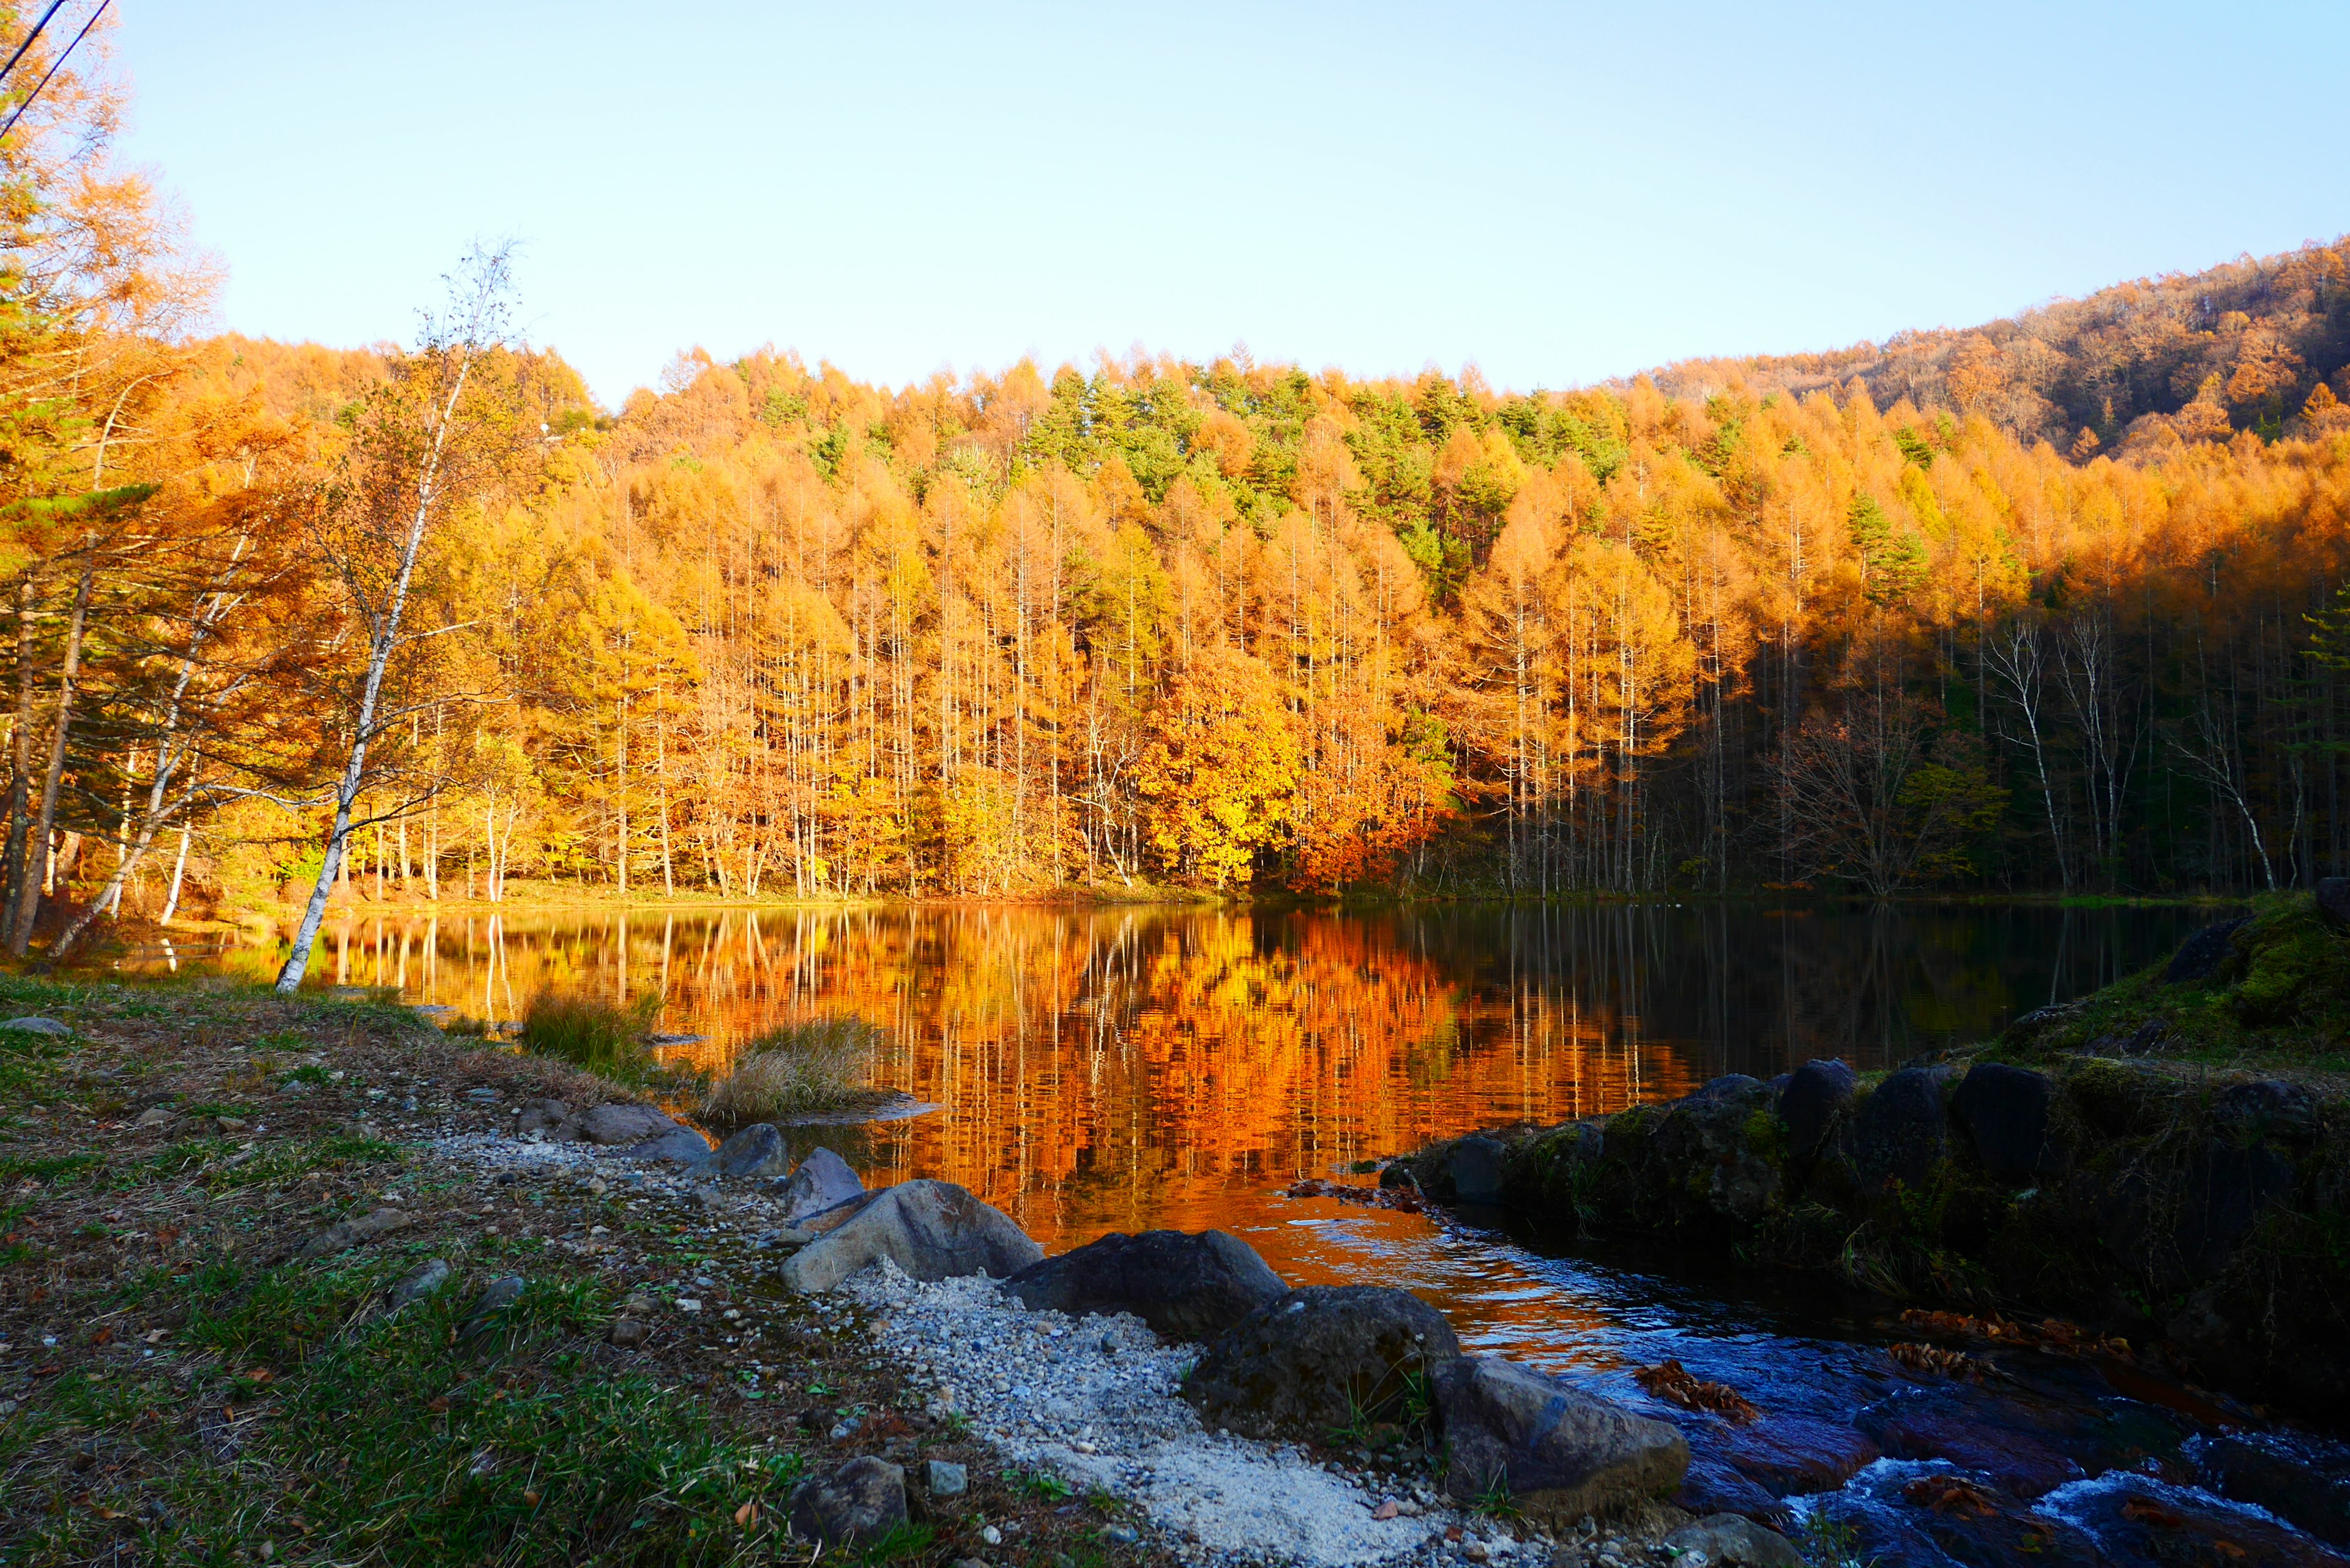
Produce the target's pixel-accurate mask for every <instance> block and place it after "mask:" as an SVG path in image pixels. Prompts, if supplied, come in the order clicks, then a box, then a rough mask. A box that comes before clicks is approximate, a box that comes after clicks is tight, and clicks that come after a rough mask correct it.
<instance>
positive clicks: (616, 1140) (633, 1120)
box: [579, 1105, 677, 1147]
mask: <svg viewBox="0 0 2350 1568" xmlns="http://www.w3.org/2000/svg"><path fill="white" fill-rule="evenodd" d="M676 1126H677V1123H676V1122H675V1121H674V1120H672V1119H671V1118H670V1117H668V1116H663V1115H662V1114H661V1113H660V1112H659V1111H657V1110H655V1109H653V1107H652V1106H631V1105H614V1106H594V1107H592V1108H590V1109H588V1110H586V1111H583V1112H581V1113H580V1116H579V1137H582V1138H584V1139H586V1140H587V1142H589V1143H599V1144H603V1145H605V1146H606V1147H616V1146H619V1145H624V1144H638V1143H643V1142H644V1141H645V1140H646V1139H648V1138H654V1137H660V1135H661V1134H663V1133H665V1132H667V1131H669V1130H670V1129H671V1127H676Z"/></svg>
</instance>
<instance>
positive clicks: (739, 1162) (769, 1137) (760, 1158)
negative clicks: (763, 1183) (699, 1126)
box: [716, 1122, 792, 1177]
mask: <svg viewBox="0 0 2350 1568" xmlns="http://www.w3.org/2000/svg"><path fill="white" fill-rule="evenodd" d="M791 1158H792V1151H791V1149H790V1148H789V1147H787V1146H785V1142H784V1135H783V1134H782V1133H781V1132H779V1131H777V1130H776V1129H775V1127H773V1126H772V1125H770V1124H769V1123H766V1122H760V1123H757V1124H756V1125H754V1126H752V1127H744V1128H743V1130H742V1131H740V1132H738V1133H736V1134H734V1135H733V1137H729V1138H728V1139H727V1140H726V1141H725V1142H724V1143H722V1144H720V1145H719V1146H718V1158H717V1165H716V1169H717V1171H718V1174H719V1175H721V1176H741V1177H767V1176H781V1175H782V1174H783V1173H784V1172H785V1169H786V1168H788V1167H789V1166H790V1164H791Z"/></svg>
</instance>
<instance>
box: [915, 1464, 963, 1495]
mask: <svg viewBox="0 0 2350 1568" xmlns="http://www.w3.org/2000/svg"><path fill="white" fill-rule="evenodd" d="M922 1487H923V1490H926V1491H928V1492H929V1493H930V1494H931V1496H932V1497H961V1496H962V1494H963V1493H964V1492H966V1491H968V1490H971V1472H970V1471H969V1470H967V1469H963V1467H962V1466H961V1465H959V1464H956V1463H955V1462H954V1461H952V1460H951V1459H932V1460H931V1461H930V1462H929V1463H927V1464H925V1465H924V1466H923V1467H922Z"/></svg>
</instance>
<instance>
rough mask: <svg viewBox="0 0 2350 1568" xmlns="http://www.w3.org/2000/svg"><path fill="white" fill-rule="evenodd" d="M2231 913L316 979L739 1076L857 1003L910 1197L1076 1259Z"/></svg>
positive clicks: (933, 948)
mask: <svg viewBox="0 0 2350 1568" xmlns="http://www.w3.org/2000/svg"><path fill="white" fill-rule="evenodd" d="M2208 919H2210V912H2209V911H2208V910H2199V909H2189V908H2181V907H2159V908H2126V909H2113V908H2109V909H2058V908H2053V907H2050V906H2046V905H2024V906H2003V907H1995V906H1980V905H1966V906H1919V907H1906V908H1899V909H1866V908H1841V907H1807V906H1792V907H1783V908H1774V907H1769V906H1759V905H1746V904H1728V905H1725V904H1686V905H1678V906H1676V905H1669V904H1638V905H1624V904H1570V905H1554V906H1514V907H1513V906H1478V905H1467V906H1437V907H1432V908H1427V909H1411V910H1407V911H1402V912H1385V913H1379V914H1375V915H1367V916H1358V915H1347V914H1333V913H1327V912H1321V911H1311V912H1286V913H1272V914H1266V913H1254V912H1230V911H1222V910H1201V909H1165V908H1155V907H1154V908H1107V909H1104V908H1087V909H1052V908H1035V907H937V908H910V909H908V908H898V909H847V910H820V909H780V910H778V909H765V910H752V909H729V910H715V911H712V910H705V909H696V910H691V911H683V910H681V911H676V912H661V911H654V912H651V913H629V914H618V913H612V912H608V911H571V912H563V911H537V912H532V913H527V914H516V915H514V916H508V917H482V916H472V917H466V916H458V917H453V918H441V919H431V918H408V919H396V918H392V917H390V916H385V917H376V916H367V917H364V918H357V919H343V920H330V921H329V922H328V926H327V928H326V930H325V932H324V934H323V938H322V940H321V943H320V951H319V955H318V958H317V969H316V972H315V978H317V980H320V981H329V982H333V983H339V984H347V985H369V986H396V987H398V988H399V990H400V994H401V996H402V997H403V998H404V999H406V1000H408V1001H411V1002H438V1003H442V1004H444V1005H447V1006H451V1007H453V1008H455V1009H457V1010H458V1011H459V1012H462V1013H465V1014H468V1015H471V1016H474V1017H482V1018H488V1019H494V1020H505V1019H516V1018H519V1017H521V1016H522V1014H523V1012H524V1011H525V1009H526V1007H527V1006H528V1004H529V1001H530V998H531V997H532V995H534V994H535V993H536V992H538V991H539V990H541V989H543V988H554V989H557V990H565V991H574V992H585V993H587V994H591V995H595V996H600V997H605V998H608V999H609V1000H611V1001H613V1002H629V1001H632V1000H634V999H636V998H639V996H641V995H643V994H644V993H646V992H653V993H655V994H658V995H659V996H660V997H661V998H663V1009H662V1013H661V1022H660V1027H661V1028H662V1029H663V1030H665V1031H670V1032H675V1033H696V1034H703V1035H707V1036H708V1039H707V1041H706V1042H705V1043H703V1044H698V1045H693V1046H688V1047H683V1048H681V1051H680V1052H679V1054H682V1055H685V1056H688V1057H690V1058H691V1059H692V1060H694V1061H695V1062H696V1063H697V1064H700V1065H702V1066H705V1067H711V1068H719V1067H723V1064H724V1063H725V1061H726V1060H727V1059H728V1058H729V1057H730V1056H731V1055H732V1054H733V1052H734V1051H735V1050H736V1049H737V1048H738V1047H739V1046H740V1045H741V1044H742V1043H743V1042H744V1041H745V1040H748V1039H750V1038H752V1037H753V1036H754V1035H756V1034H757V1033H759V1032H761V1031H762V1030H764V1029H768V1028H771V1027H773V1026H775V1025H776V1024H779V1023H787V1022H790V1021H793V1020H795V1019H802V1018H806V1017H811V1016H816V1015H822V1014H827V1013H836V1012H849V1013H855V1014H857V1015H858V1016H859V1017H862V1018H865V1019H867V1020H869V1021H870V1022H872V1023H875V1024H878V1025H879V1026H880V1027H881V1029H882V1030H883V1031H884V1033H885V1035H886V1038H887V1041H888V1044H887V1047H886V1049H885V1050H884V1052H883V1054H881V1056H880V1057H879V1060H877V1061H876V1062H875V1063H874V1064H873V1077H874V1081H875V1082H876V1083H878V1084H882V1085H889V1086H891V1087H895V1088H899V1089H903V1090H905V1091H907V1092H908V1093H910V1094H911V1095H913V1096H916V1097H917V1098H919V1099H921V1100H924V1101H928V1102H932V1103H935V1104H937V1105H939V1106H941V1107H942V1108H941V1110H940V1111H939V1112H937V1113H935V1114H933V1115H931V1116H922V1117H920V1118H917V1119H915V1120H912V1121H908V1122H902V1123H896V1124H887V1125H881V1126H877V1127H874V1128H872V1129H871V1130H870V1131H869V1133H868V1134H867V1135H866V1137H864V1138H863V1140H862V1144H861V1147H858V1148H857V1149H855V1150H854V1151H852V1152H854V1153H856V1154H858V1156H859V1157H860V1158H861V1162H862V1163H864V1164H865V1165H866V1166H867V1167H868V1169H871V1170H874V1171H875V1172H877V1173H878V1174H879V1175H880V1176H882V1177H883V1178H885V1179H902V1178H905V1177H909V1176H937V1177H943V1178H946V1179H951V1180H954V1181H958V1182H961V1183H962V1184H963V1185H965V1186H967V1187H970V1188H971V1189H973V1190H974V1191H976V1192H979V1193H980V1194H982V1195H983V1196H984V1197H985V1198H987V1199H988V1200H989V1201H991V1202H993V1203H995V1204H997V1205H998V1206H1000V1207H1002V1208H1003V1209H1005V1210H1008V1211H1010V1212H1011V1213H1012V1214H1014V1216H1015V1217H1016V1218H1017V1219H1019V1220H1020V1221H1021V1222H1022V1223H1023V1224H1024V1225H1025V1226H1027V1227H1028V1229H1029V1231H1031V1232H1032V1233H1033V1234H1035V1236H1037V1237H1038V1239H1039V1240H1041V1241H1044V1242H1045V1245H1046V1246H1047V1247H1048V1248H1055V1249H1057V1248H1059V1247H1062V1246H1066V1245H1069V1244H1072V1243H1074V1242H1076V1241H1083V1240H1087V1239H1088V1238H1090V1237H1091V1236H1094V1235H1097V1234H1099V1233H1100V1232H1102V1231H1106V1230H1113V1229H1125V1230H1132V1229H1137V1228H1142V1227H1148V1226H1152V1225H1171V1226H1177V1227H1180V1228H1182V1229H1187V1230H1197V1229H1200V1228H1201V1227H1203V1226H1208V1225H1223V1226H1226V1227H1227V1228H1230V1227H1232V1226H1234V1225H1235V1224H1239V1223H1244V1222H1245V1221H1246V1220H1247V1219H1248V1218H1249V1217H1251V1216H1253V1215H1256V1214H1258V1213H1260V1212H1261V1211H1262V1206H1263V1202H1264V1201H1265V1199H1266V1195H1267V1194H1269V1193H1271V1192H1273V1191H1274V1190H1275V1189H1278V1188H1280V1187H1282V1186H1284V1185H1286V1184H1288V1183H1291V1182H1294V1181H1295V1180H1297V1179H1300V1178H1303V1177H1312V1176H1322V1175H1326V1174H1327V1173H1329V1172H1330V1170H1331V1169H1332V1168H1333V1167H1334V1166H1341V1165H1345V1164H1348V1163H1351V1162H1353V1161H1355V1160H1358V1159H1365V1158H1376V1157H1378V1156H1382V1155H1388V1154H1394V1153H1398V1152H1401V1151H1404V1150H1408V1149H1410V1148H1413V1147H1417V1146H1418V1145H1419V1144H1421V1143H1423V1142H1425V1141H1427V1140H1429V1139H1430V1138H1433V1137H1444V1136H1448V1135H1451V1134H1453V1133H1458V1132H1461V1131H1464V1130H1467V1129H1469V1128H1471V1127H1487V1126H1495V1125H1500V1124H1504V1123H1510V1122H1516V1121H1521V1120H1533V1121H1536V1122H1543V1123H1550V1122H1557V1121H1562V1120H1565V1119H1568V1118H1570V1117H1575V1116H1592V1115H1598V1114H1603V1113H1607V1112H1610V1111H1615V1110H1619V1109H1621V1108H1622V1107H1624V1106H1627V1105H1629V1104H1633V1103H1635V1102H1638V1101H1642V1100H1650V1099H1659V1098H1669V1097H1671V1096H1677V1095H1680V1094H1684V1093H1686V1092H1688V1091H1689V1090H1690V1089H1692V1088H1694V1087H1696V1086H1697V1085H1700V1084H1701V1083H1703V1082H1704V1081H1705V1080H1706V1079H1708V1078H1711V1077H1713V1076H1715V1075H1719V1074H1721V1073H1727V1072H1742V1073H1752V1074H1753V1075H1756V1076H1759V1077H1768V1076H1770V1075H1773V1074H1774V1073H1777V1072H1780V1071H1783V1070H1784V1069H1785V1068H1787V1067H1790V1066H1792V1065H1794V1064H1798V1063H1801V1062H1803V1061H1804V1060H1806V1059H1808V1058H1810V1057H1813V1056H1843V1057H1845V1058H1846V1059H1847V1060H1849V1061H1851V1062H1852V1063H1854V1064H1856V1065H1858V1066H1861V1067H1864V1068H1866V1067H1874V1066H1882V1065H1887V1064H1891V1063H1894V1062H1897V1061H1898V1060H1900V1059H1902V1058H1905V1057H1907V1056H1909V1055H1911V1054H1915V1053H1917V1052H1918V1051H1920V1050H1924V1049H1928V1048H1930V1047H1932V1046H1936V1045H1940V1044H1950V1043H1952V1042H1960V1041H1967V1040H1972V1039H1977V1038H1980V1037H1982V1036H1984V1035H1987V1034H1989V1033H1992V1032H1994V1031H1996V1030H1997V1029H1998V1028H1999V1027H2000V1026H2001V1025H2002V1023H2005V1022H2006V1021H2007V1020H2008V1019H2009V1018H2011V1017H2012V1016H2013V1015H2014V1014H2016V1013H2017V1012H2021V1011H2024V1010H2027V1009H2030V1008H2033V1007H2037V1006H2042V1005H2043V1004H2045V1003H2047V1002H2053V1001H2062V1000H2064V999H2065V998H2067V997H2071V996H2075V995H2079V994H2082V993H2084V992H2089V991H2092V990H2095V988H2097V987H2098V986H2101V985H2104V984H2106V982H2108V981H2112V980H2114V979H2116V978H2117V977H2119V976H2120V975H2123V974H2125V973H2127V972H2129V971H2132V970H2134V969H2137V968H2139V967H2142V966H2143V965H2145V964H2147V963H2148V962H2150V961H2153V960H2154V959H2155V958H2157V957H2158V956H2159V955H2161V954H2162V953H2165V952H2167V951H2168V950H2170V949H2171V948H2172V947H2174V946H2176V945H2177V943H2178V940H2179V939H2180V938H2181V937H2182V936H2184V935H2185V934H2186V933H2187V932H2188V931H2189V930H2191V929H2195V928H2196V927H2197V926H2198V925H2199V924H2201V923H2203V922H2204V921H2206V920H2208ZM1301 1240H1302V1239H1301ZM1274 1251H1282V1252H1288V1251H1292V1249H1290V1248H1287V1247H1282V1248H1276V1249H1274ZM1302 1251H1303V1252H1304V1253H1306V1254H1311V1253H1313V1252H1314V1251H1316V1249H1315V1248H1313V1247H1310V1246H1309V1247H1305V1248H1303V1249H1302ZM1292 1262H1293V1263H1294V1264H1295V1265H1297V1266H1299V1267H1300V1270H1301V1272H1304V1273H1305V1274H1308V1275H1312V1274H1315V1273H1317V1272H1320V1270H1319V1268H1318V1267H1317V1266H1316V1262H1315V1259H1314V1258H1313V1257H1312V1256H1310V1255H1301V1256H1298V1257H1295V1259H1293V1260H1292Z"/></svg>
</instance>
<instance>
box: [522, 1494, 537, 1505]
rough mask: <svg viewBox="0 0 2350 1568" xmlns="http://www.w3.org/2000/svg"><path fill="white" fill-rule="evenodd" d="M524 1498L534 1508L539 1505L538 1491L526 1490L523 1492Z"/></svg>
mask: <svg viewBox="0 0 2350 1568" xmlns="http://www.w3.org/2000/svg"><path fill="white" fill-rule="evenodd" d="M522 1500H523V1501H525V1502H526V1503H528V1504H530V1506H531V1507H533V1508H536V1507H537V1506H538V1493H536V1492H535V1491H525V1492H524V1493H523V1494H522Z"/></svg>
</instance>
